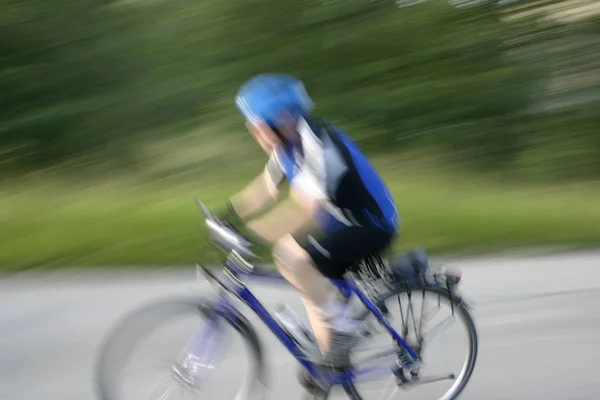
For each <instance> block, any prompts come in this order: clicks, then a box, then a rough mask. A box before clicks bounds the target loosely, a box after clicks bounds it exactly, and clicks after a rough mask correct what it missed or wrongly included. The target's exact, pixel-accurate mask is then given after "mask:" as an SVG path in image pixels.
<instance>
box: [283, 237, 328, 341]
mask: <svg viewBox="0 0 600 400" xmlns="http://www.w3.org/2000/svg"><path fill="white" fill-rule="evenodd" d="M273 258H274V261H275V265H276V266H277V268H278V270H279V272H280V273H281V275H282V276H283V277H284V278H285V279H286V280H287V281H288V282H289V283H290V284H292V286H294V287H295V288H296V289H297V290H298V291H299V292H300V293H301V294H302V297H303V300H304V303H305V305H306V306H307V309H308V311H309V313H308V315H309V319H310V321H311V325H313V330H314V333H315V337H316V338H317V341H318V344H319V348H320V349H321V351H326V350H327V346H328V337H327V330H326V329H323V328H322V326H321V325H319V324H318V323H317V324H316V325H315V324H313V320H314V319H315V318H316V310H318V308H319V307H323V306H324V305H325V304H327V303H328V302H329V300H330V298H331V297H332V296H335V292H336V289H335V286H333V284H332V283H331V282H330V281H329V279H327V278H326V277H325V276H323V274H322V273H321V272H319V270H318V268H317V266H316V265H315V264H314V262H313V261H312V259H311V257H310V255H309V254H308V252H307V251H306V250H305V249H304V248H303V247H302V246H301V245H300V244H299V243H298V242H297V241H296V240H295V239H294V238H293V237H292V236H291V235H286V236H284V237H282V238H281V239H279V240H278V241H277V242H276V243H275V245H274V246H273Z"/></svg>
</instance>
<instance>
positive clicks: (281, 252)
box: [273, 234, 312, 269]
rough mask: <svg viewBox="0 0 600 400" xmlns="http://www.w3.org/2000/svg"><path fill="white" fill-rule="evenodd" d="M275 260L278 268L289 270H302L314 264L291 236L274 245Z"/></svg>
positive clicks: (284, 237) (286, 236)
mask: <svg viewBox="0 0 600 400" xmlns="http://www.w3.org/2000/svg"><path fill="white" fill-rule="evenodd" d="M273 260H274V261H275V264H276V265H277V266H278V267H280V268H282V267H283V268H289V269H298V268H302V267H303V266H307V265H310V264H311V263H312V261H311V259H310V256H309V255H308V253H307V252H306V250H304V249H303V248H302V246H300V245H299V244H298V242H297V241H296V240H295V239H294V238H293V237H292V235H289V234H288V235H285V236H283V237H282V238H280V239H279V240H277V242H275V244H274V245H273Z"/></svg>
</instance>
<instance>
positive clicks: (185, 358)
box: [95, 298, 264, 400]
mask: <svg viewBox="0 0 600 400" xmlns="http://www.w3.org/2000/svg"><path fill="white" fill-rule="evenodd" d="M161 334H163V336H162V338H161ZM136 356H140V362H139V363H138V364H139V366H141V367H142V368H143V369H149V371H148V372H145V373H139V372H133V373H132V370H134V369H135V367H136V366H137V365H136V362H135V359H136ZM226 361H230V364H229V365H228V366H227V365H223V364H226ZM263 368H264V367H263V356H262V352H261V347H260V344H259V341H258V338H257V336H256V334H255V332H254V330H253V328H252V327H251V325H250V323H249V322H248V321H247V320H246V319H245V318H244V317H243V316H242V315H241V314H239V313H236V312H235V311H229V312H227V313H219V312H216V311H215V308H214V307H213V305H212V303H211V302H209V301H206V300H203V299H199V298H175V299H165V300H161V301H158V302H156V303H152V304H149V305H146V306H144V307H142V308H140V309H137V310H135V311H133V312H131V313H130V314H128V315H126V316H125V317H124V318H122V320H121V321H120V323H118V324H117V325H116V326H115V328H113V330H112V331H111V332H110V333H109V334H108V336H107V338H106V340H105V342H104V343H103V345H102V346H101V348H100V351H99V357H98V359H97V364H96V370H95V384H96V391H97V396H98V398H99V399H100V400H125V399H126V400H135V399H140V400H141V399H144V400H167V399H169V400H170V399H182V400H192V399H200V398H215V399H216V398H218V399H223V400H228V399H229V400H234V399H238V398H244V399H246V398H248V399H249V398H252V397H251V396H252V395H254V394H259V393H258V392H259V391H260V389H261V388H260V384H261V383H262V382H261V381H262V378H263V372H264V371H263Z"/></svg>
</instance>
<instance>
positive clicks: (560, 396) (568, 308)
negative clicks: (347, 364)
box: [0, 252, 600, 400]
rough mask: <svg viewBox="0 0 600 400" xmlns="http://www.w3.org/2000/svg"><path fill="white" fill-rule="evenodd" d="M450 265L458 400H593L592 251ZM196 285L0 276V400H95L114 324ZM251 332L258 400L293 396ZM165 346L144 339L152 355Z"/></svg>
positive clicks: (156, 277) (278, 292)
mask: <svg viewBox="0 0 600 400" xmlns="http://www.w3.org/2000/svg"><path fill="white" fill-rule="evenodd" d="M449 263H450V265H452V266H455V267H458V268H460V269H461V270H462V271H463V276H464V277H463V282H462V286H463V287H462V291H463V293H464V295H465V297H466V298H468V300H469V301H470V302H471V303H472V304H473V306H474V316H475V321H476V324H477V328H478V332H479V357H478V361H477V365H476V368H475V372H474V374H473V377H472V378H471V381H470V382H469V384H468V386H467V389H466V390H465V392H464V393H463V396H462V397H461V399H465V400H478V399H487V400H504V399H506V400H508V399H510V400H513V399H519V400H526V399H531V400H537V399H548V400H587V399H589V400H592V399H600V378H599V374H600V369H599V368H598V363H599V362H600V307H599V305H600V252H587V253H576V254H548V255H537V256H527V257H525V256H516V255H515V256H510V255H505V256H498V257H488V258H470V259H466V258H465V259H455V260H452V261H450V262H449ZM251 288H252V289H253V290H254V291H255V294H256V295H257V297H259V298H260V299H261V300H262V301H263V302H264V304H265V305H266V306H267V307H269V308H270V307H273V306H275V305H276V304H279V303H289V304H291V306H292V307H294V308H295V309H297V308H298V307H299V304H300V303H299V301H298V296H297V295H296V294H295V293H293V292H292V291H291V290H289V289H286V288H272V287H269V286H266V285H259V284H252V285H251ZM207 290H208V289H207V287H206V286H205V285H202V284H200V283H198V282H196V281H195V271H194V270H193V268H189V269H177V270H175V269H161V270H154V271H152V272H148V271H142V270H140V271H135V272H131V271H130V272H127V273H125V272H119V271H118V269H107V270H94V271H93V272H90V271H86V272H81V271H78V270H68V271H61V272H55V273H44V274H42V273H26V274H19V275H13V276H10V277H8V276H7V277H3V278H2V279H0V399H6V400H40V399H44V400H92V399H95V394H94V390H93V380H92V365H93V362H94V360H95V357H96V355H97V351H98V346H99V343H100V342H101V340H102V339H103V338H104V337H105V335H106V333H107V331H108V330H109V329H110V327H111V326H112V324H113V323H114V322H115V321H116V320H117V319H118V318H119V317H121V316H122V315H123V314H124V313H126V312H127V311H128V310H131V309H132V308H134V307H137V306H139V305H142V304H144V303H146V302H148V301H153V300H156V299H157V298H159V297H161V296H169V295H173V294H189V293H198V292H200V293H203V292H206V291H207ZM251 321H253V322H255V323H256V320H255V319H254V318H251ZM256 328H257V329H258V333H259V335H260V336H261V338H262V339H263V341H264V344H265V345H266V350H267V361H268V362H269V365H270V387H269V391H268V398H269V399H286V400H288V399H289V400H293V399H300V398H301V397H300V395H301V390H300V387H299V385H298V384H297V382H296V380H295V364H294V360H293V359H292V358H291V357H290V356H289V355H288V353H287V352H286V350H285V349H284V348H283V347H282V346H281V345H279V344H278V343H276V342H275V341H274V340H273V339H272V338H271V337H270V336H268V335H267V332H266V330H265V329H264V327H262V326H261V325H260V324H257V325H256ZM168 343H169V341H168V340H167V339H163V340H162V341H158V342H155V344H154V347H152V350H153V352H156V353H159V352H160V351H159V350H161V349H166V348H167V347H168ZM235 346H237V345H231V347H230V349H235V350H234V351H233V354H232V358H231V359H232V360H233V362H231V363H229V364H228V363H225V364H224V367H223V371H224V372H223V374H224V375H222V376H225V382H227V383H228V384H226V385H224V386H223V387H222V388H221V389H217V391H216V392H215V394H214V395H212V396H210V397H206V398H208V399H212V398H214V399H224V400H226V399H228V398H229V397H226V396H227V394H226V392H227V389H228V386H233V378H231V379H230V378H228V374H229V373H232V374H233V373H234V372H238V371H237V370H238V369H240V368H241V367H239V365H241V364H240V362H241V360H243V355H244V353H243V352H242V351H239V350H241V348H239V349H238V347H235ZM446 349H447V350H448V351H449V352H450V353H452V352H453V351H455V349H454V348H451V349H448V348H446ZM456 351H458V350H456ZM142 364H144V362H142ZM215 379H216V378H215ZM140 382H141V381H137V384H139V383H140ZM229 383H231V385H229ZM427 396H430V393H429V392H424V393H421V394H419V393H418V392H417V391H415V392H414V393H412V392H410V391H409V392H404V393H402V394H401V395H399V396H397V397H394V399H396V398H399V399H421V398H422V399H434V398H436V397H427ZM132 398H133V397H132ZM175 398H181V397H175ZM335 398H336V399H337V398H342V397H335ZM231 399H233V398H231Z"/></svg>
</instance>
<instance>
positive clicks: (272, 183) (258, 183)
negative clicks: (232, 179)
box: [230, 156, 284, 219]
mask: <svg viewBox="0 0 600 400" xmlns="http://www.w3.org/2000/svg"><path fill="white" fill-rule="evenodd" d="M283 179H284V174H283V170H282V168H281V166H280V164H279V162H278V161H277V158H276V157H275V156H272V157H271V158H270V159H269V161H268V163H267V165H266V167H265V170H264V171H263V172H262V173H261V174H260V175H259V176H257V177H256V178H255V179H254V180H253V181H252V182H251V183H250V184H249V185H248V186H246V187H245V188H244V189H243V190H242V191H240V192H239V193H238V194H236V195H235V196H233V197H232V198H231V200H230V201H231V205H232V207H233V209H234V210H235V212H236V213H237V214H238V216H239V217H240V218H241V219H247V218H248V217H250V216H251V215H253V214H255V213H257V212H260V211H261V210H263V209H264V208H266V207H267V206H270V205H271V204H273V203H274V202H275V201H276V200H277V198H278V197H279V187H280V185H281V183H282V181H283Z"/></svg>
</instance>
